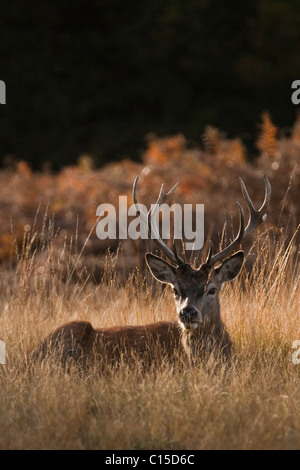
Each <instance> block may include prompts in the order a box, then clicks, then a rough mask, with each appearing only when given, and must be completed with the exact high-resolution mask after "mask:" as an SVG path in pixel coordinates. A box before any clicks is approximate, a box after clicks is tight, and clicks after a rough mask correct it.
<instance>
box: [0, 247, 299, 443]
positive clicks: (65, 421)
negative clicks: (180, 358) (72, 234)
mask: <svg viewBox="0 0 300 470" xmlns="http://www.w3.org/2000/svg"><path fill="white" fill-rule="evenodd" d="M53 243H55V240H53ZM257 243H259V241H257ZM27 244H28V242H27ZM270 245H271V243H270V242H269V241H268V240H267V241H265V242H263V243H262V246H261V247H260V248H259V253H261V257H260V259H257V260H256V261H255V262H254V266H253V270H252V273H251V275H247V272H246V270H245V269H244V271H243V273H242V274H241V275H240V277H239V279H238V280H236V281H235V282H234V283H232V284H230V285H227V286H226V287H225V288H224V289H223V291H222V292H221V306H222V314H223V318H224V321H225V323H226V324H227V326H228V329H229V332H230V334H231V336H232V339H233V341H234V344H235V354H234V360H233V364H232V367H231V370H230V372H226V371H225V370H224V369H222V368H221V369H220V368H218V367H216V366H217V364H214V363H213V362H212V363H211V364H210V365H209V367H205V366H203V367H201V368H197V369H189V368H187V369H185V370H183V369H182V367H181V368H180V367H177V365H176V364H175V365H174V364H173V365H170V364H168V362H167V361H166V360H164V361H162V363H161V365H160V366H159V367H156V368H155V369H153V370H150V371H147V372H142V371H141V368H140V367H139V363H138V361H137V363H136V367H135V368H132V367H130V366H129V365H126V364H124V365H123V366H122V367H121V368H120V369H118V370H111V371H110V372H109V373H107V374H106V375H105V376H101V375H100V374H99V373H98V371H97V367H96V366H94V367H92V368H91V369H90V370H89V371H88V372H86V373H80V372H79V371H78V370H77V369H76V367H72V368H71V370H70V371H69V372H68V373H67V372H65V371H64V370H63V369H62V368H61V367H59V366H56V365H53V364H51V363H50V362H47V361H44V362H42V363H40V362H39V363H36V364H31V365H29V364H26V360H25V357H26V351H27V350H28V349H30V348H32V347H34V346H36V345H37V344H38V342H39V341H40V340H41V339H42V338H44V336H45V335H47V334H48V333H49V332H50V331H52V330H53V329H54V328H56V327H57V326H59V325H61V324H63V323H64V322H67V321H70V320H74V319H82V320H88V321H90V322H91V323H92V325H93V326H94V327H103V326H111V325H116V324H137V323H139V324H142V323H150V322H153V321H159V320H162V319H164V320H169V319H173V318H175V313H174V310H173V300H172V299H171V296H170V293H169V290H168V289H166V290H165V291H163V290H161V289H160V288H159V286H157V289H156V293H153V287H152V286H151V283H148V284H147V283H146V284H144V283H142V282H140V280H139V278H138V277H135V276H132V277H130V278H128V279H127V280H126V282H125V283H124V282H121V281H120V280H119V278H117V276H116V275H115V268H114V265H115V263H116V262H121V259H120V260H119V261H118V260H113V259H112V258H108V262H107V268H106V272H105V274H104V276H103V279H102V281H101V282H100V284H98V285H96V284H94V283H93V282H91V281H89V282H83V283H81V282H79V281H78V282H75V281H73V280H70V281H69V282H68V281H67V282H66V281H65V280H63V279H61V278H60V276H59V274H58V273H59V270H58V271H57V272H56V271H51V270H50V269H47V264H49V263H51V266H52V267H53V263H54V264H55V263H61V264H65V265H67V264H68V259H69V254H68V250H67V249H65V251H64V252H63V253H61V255H60V258H57V259H54V260H53V259H51V256H45V259H46V261H45V264H44V269H43V270H40V269H39V268H37V267H36V265H35V263H34V258H35V256H37V254H36V253H35V252H30V250H26V249H25V251H24V252H23V255H22V256H19V260H18V263H17V264H16V266H15V267H14V268H11V270H10V271H8V270H7V268H6V270H5V271H4V270H3V272H2V273H1V296H0V306H1V307H0V312H1V314H0V315H1V317H0V318H1V323H0V338H1V339H3V340H5V342H6V348H7V364H6V365H0V390H1V393H0V429H1V432H0V449H131V450H134V449H151V450H152V449H167V450H171V449H183V450H185V449H189V450H191V449H297V448H299V447H300V414H299V409H300V393H299V392H300V387H299V378H300V365H296V364H293V363H292V353H293V352H295V351H294V350H293V349H292V343H293V341H295V340H297V339H300V328H299V326H300V325H299V323H300V322H299V298H300V294H299V289H298V283H299V270H298V255H297V250H298V246H296V245H295V243H294V242H293V240H292V241H291V242H290V244H287V246H285V245H284V243H282V244H279V245H278V246H277V248H276V249H275V253H274V250H273V253H272V258H271V254H270V253H271V250H270ZM51 249H52V245H51V243H49V244H48V245H47V247H46V248H45V251H46V254H47V255H49V253H50V252H51ZM121 256H122V255H120V257H121ZM155 285H156V284H155Z"/></svg>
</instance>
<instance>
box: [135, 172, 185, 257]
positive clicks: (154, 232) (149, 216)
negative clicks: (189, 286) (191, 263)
mask: <svg viewBox="0 0 300 470" xmlns="http://www.w3.org/2000/svg"><path fill="white" fill-rule="evenodd" d="M138 179H139V177H138V176H137V177H136V178H135V180H134V183H133V192H132V193H133V201H134V204H135V207H136V209H137V211H138V212H139V214H140V216H141V218H142V220H143V222H144V223H146V224H147V226H148V231H149V234H150V235H151V237H152V238H153V240H154V242H155V243H156V245H157V246H158V248H160V249H161V251H162V252H163V253H164V254H165V255H166V256H167V258H169V259H170V260H171V261H172V262H173V263H174V264H176V265H177V266H179V265H182V264H185V261H184V260H183V259H182V258H181V257H180V256H179V255H178V254H177V252H176V253H173V251H172V250H170V248H169V247H168V246H167V245H166V243H165V242H164V241H163V240H162V238H161V236H160V234H159V229H158V227H157V225H156V224H153V223H152V221H153V219H154V215H155V214H156V211H157V209H158V208H159V206H160V205H161V204H162V203H163V202H165V201H166V200H167V199H168V197H169V196H171V194H172V193H173V192H174V191H175V189H176V187H177V184H178V183H176V184H175V186H173V188H171V189H170V191H169V192H167V193H166V194H165V193H164V185H163V184H162V185H161V189H160V193H159V196H158V199H157V201H156V203H155V204H154V205H152V206H151V208H150V209H149V211H148V212H144V211H143V210H142V209H141V207H140V204H139V202H138V200H137V182H138Z"/></svg>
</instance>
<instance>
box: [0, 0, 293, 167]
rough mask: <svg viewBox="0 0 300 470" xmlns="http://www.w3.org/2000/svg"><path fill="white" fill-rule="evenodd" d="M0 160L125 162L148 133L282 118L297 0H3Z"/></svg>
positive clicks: (247, 136) (188, 132)
mask: <svg viewBox="0 0 300 470" xmlns="http://www.w3.org/2000/svg"><path fill="white" fill-rule="evenodd" d="M0 31H1V41H0V79H1V80H4V81H5V83H6V89H7V97H6V102H7V104H6V105H1V106H0V156H1V158H2V159H4V158H5V156H6V155H8V154H13V155H15V156H16V157H17V158H21V159H25V160H28V161H29V162H31V163H32V165H33V166H34V167H36V168H38V167H41V166H42V165H43V163H44V162H46V161H48V162H51V164H52V166H53V167H54V168H58V167H59V166H61V165H64V164H70V163H74V162H75V161H76V160H77V158H78V156H79V155H80V154H82V153H90V154H93V155H94V156H95V159H96V161H97V163H98V164H102V163H105V162H106V161H108V160H110V159H119V158H123V157H124V156H130V157H132V158H137V157H138V155H139V152H140V151H141V149H142V148H143V146H144V143H145V135H146V134H147V133H150V132H154V133H157V134H158V135H167V134H174V133H178V132H181V133H183V134H184V135H185V136H186V137H187V138H188V139H191V140H193V141H200V139H201V134H202V132H203V129H204V126H205V125H206V124H210V125H213V126H216V127H220V128H221V129H222V130H224V131H226V132H227V133H228V134H229V135H240V136H241V137H242V139H243V140H244V141H245V142H246V144H247V143H248V144H250V143H251V139H253V137H254V134H255V131H256V127H255V126H256V125H257V122H258V121H259V119H260V114H261V112H262V111H264V110H268V111H269V112H270V113H271V115H272V117H273V118H274V121H275V122H276V124H277V125H279V126H284V127H286V126H289V125H291V124H292V122H293V121H294V118H295V114H296V110H297V109H296V107H295V106H294V105H292V103H291V98H290V97H291V83H292V81H293V80H295V79H300V3H299V1H298V0H244V1H243V2H241V1H240V0H226V1H224V0H164V1H161V0H151V1H145V0H139V1H129V2H124V0H90V1H88V2H83V1H79V0H72V1H70V0H64V1H59V0H51V1H44V2H38V1H34V0H28V1H27V2H24V1H21V0H11V1H10V2H6V3H2V4H1V16H0Z"/></svg>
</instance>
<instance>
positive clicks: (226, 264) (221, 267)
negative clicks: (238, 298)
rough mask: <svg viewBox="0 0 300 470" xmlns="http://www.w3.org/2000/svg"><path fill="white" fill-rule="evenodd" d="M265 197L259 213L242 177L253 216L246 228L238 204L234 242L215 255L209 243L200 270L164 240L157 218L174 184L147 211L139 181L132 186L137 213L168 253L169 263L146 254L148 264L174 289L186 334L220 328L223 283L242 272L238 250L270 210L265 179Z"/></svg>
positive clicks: (266, 179) (162, 248) (242, 185)
mask: <svg viewBox="0 0 300 470" xmlns="http://www.w3.org/2000/svg"><path fill="white" fill-rule="evenodd" d="M264 179H265V198H264V202H263V204H262V206H261V207H260V209H259V210H256V209H255V208H254V206H253V203H252V201H251V199H250V197H249V194H248V192H247V189H246V186H245V184H244V182H243V180H242V179H241V178H240V183H241V189H242V194H243V197H244V200H245V202H246V204H247V206H248V208H249V213H250V217H249V220H248V223H247V225H246V227H245V215H244V211H243V208H242V207H241V205H240V204H239V203H237V204H238V208H239V214H240V223H239V230H238V234H237V235H236V237H235V239H234V240H233V241H232V242H231V243H230V244H229V245H228V246H227V247H225V248H224V249H223V250H221V251H220V252H218V253H216V254H215V255H213V254H212V242H211V241H210V242H209V250H208V254H207V257H206V260H205V262H204V263H203V264H202V265H200V266H199V267H198V268H194V267H193V266H191V264H188V263H187V262H186V261H185V260H184V259H183V258H182V256H180V255H179V254H178V252H177V249H176V245H175V242H173V249H172V250H171V249H170V248H169V247H168V246H167V244H166V243H165V242H164V241H163V240H162V238H161V237H160V234H159V229H158V226H157V222H155V221H157V218H156V217H155V215H156V213H157V211H158V210H159V207H160V205H161V204H162V203H163V202H165V201H166V200H167V199H168V197H170V195H171V194H172V193H173V192H174V190H175V188H176V186H177V185H175V186H174V187H173V188H172V189H171V190H170V191H169V192H168V193H167V194H165V193H164V190H163V185H162V187H161V191H160V194H159V197H158V199H157V201H156V204H155V205H154V206H152V208H151V209H150V210H149V211H148V213H146V212H144V211H143V210H142V208H141V207H140V204H139V203H138V200H137V181H138V177H137V178H136V179H135V181H134V185H133V199H134V203H135V206H136V209H137V211H138V212H139V214H140V217H141V218H142V220H143V221H144V222H145V223H147V225H148V230H149V233H152V236H153V240H154V241H155V243H156V244H157V246H158V247H159V249H160V250H161V251H162V252H163V253H164V254H165V256H166V257H167V258H168V260H169V261H170V262H171V263H169V262H167V261H165V260H164V259H162V258H161V257H159V256H156V255H154V254H152V253H147V254H146V262H147V265H148V267H149V269H150V271H151V273H152V275H153V276H154V278H155V279H157V280H158V281H159V282H162V283H164V284H169V285H170V286H171V287H172V291H173V295H174V300H175V304H176V309H177V313H178V320H179V324H180V326H181V327H182V329H183V330H185V331H188V330H189V331H194V332H196V331H197V330H198V329H201V328H203V326H204V325H205V326H207V325H212V326H216V325H218V322H221V317H220V305H219V292H220V290H221V288H222V285H223V284H224V282H227V281H232V280H233V279H234V278H235V277H236V276H237V275H238V274H239V272H240V270H241V267H242V265H243V261H244V252H243V251H241V250H239V248H240V244H241V242H242V240H243V238H244V237H245V236H248V235H250V234H251V233H253V231H254V230H255V229H256V228H257V227H258V226H259V225H260V224H261V223H262V221H264V220H265V218H266V212H267V208H268V205H269V202H270V197H271V185H270V182H269V180H268V178H267V177H266V176H264Z"/></svg>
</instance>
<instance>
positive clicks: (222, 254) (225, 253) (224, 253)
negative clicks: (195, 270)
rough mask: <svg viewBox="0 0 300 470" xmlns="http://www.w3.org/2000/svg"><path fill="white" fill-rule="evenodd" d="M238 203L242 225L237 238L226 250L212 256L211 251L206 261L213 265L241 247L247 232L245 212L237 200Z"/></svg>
mask: <svg viewBox="0 0 300 470" xmlns="http://www.w3.org/2000/svg"><path fill="white" fill-rule="evenodd" d="M237 205H238V207H239V210H240V226H239V231H238V234H237V236H236V237H235V239H234V240H233V241H232V242H231V243H230V245H228V246H227V247H226V248H224V250H222V251H220V252H219V253H217V254H215V255H214V256H211V251H209V256H208V258H207V261H206V263H209V264H211V265H212V266H213V265H214V264H216V263H218V262H221V261H223V259H225V258H228V256H229V255H231V253H234V252H235V251H236V250H237V248H238V247H239V245H240V243H241V241H242V239H243V237H244V232H245V213H244V210H243V208H242V206H241V205H240V203H239V202H237Z"/></svg>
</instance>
